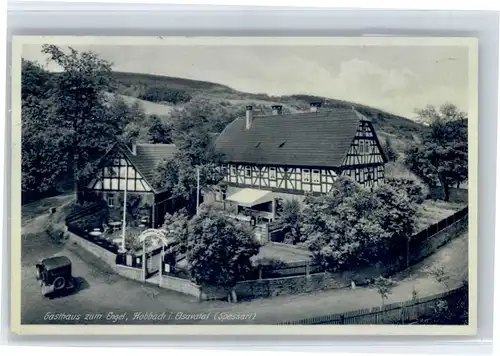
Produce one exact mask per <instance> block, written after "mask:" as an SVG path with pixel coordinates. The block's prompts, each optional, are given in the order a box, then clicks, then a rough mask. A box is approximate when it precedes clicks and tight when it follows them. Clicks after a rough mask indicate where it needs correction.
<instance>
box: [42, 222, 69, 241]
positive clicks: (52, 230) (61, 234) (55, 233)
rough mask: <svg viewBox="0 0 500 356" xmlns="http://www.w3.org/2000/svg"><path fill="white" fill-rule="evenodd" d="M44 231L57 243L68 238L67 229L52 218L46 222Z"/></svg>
mask: <svg viewBox="0 0 500 356" xmlns="http://www.w3.org/2000/svg"><path fill="white" fill-rule="evenodd" d="M44 232H45V234H46V235H47V237H48V238H49V239H50V241H52V242H53V243H56V244H61V243H63V242H64V241H65V240H66V239H67V238H68V234H67V233H66V229H65V228H64V227H63V226H61V225H56V224H54V222H53V221H52V220H51V219H48V220H47V222H46V223H45V227H44Z"/></svg>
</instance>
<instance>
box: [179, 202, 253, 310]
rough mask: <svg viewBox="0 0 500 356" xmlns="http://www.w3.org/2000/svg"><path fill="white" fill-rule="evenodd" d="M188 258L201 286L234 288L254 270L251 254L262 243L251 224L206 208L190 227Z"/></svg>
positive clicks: (193, 220) (229, 289) (193, 273)
mask: <svg viewBox="0 0 500 356" xmlns="http://www.w3.org/2000/svg"><path fill="white" fill-rule="evenodd" d="M188 232H189V233H188V241H187V242H188V243H187V260H188V264H189V270H190V274H191V275H192V277H193V279H194V281H195V282H196V283H197V284H198V285H200V286H202V287H214V286H216V287H219V288H227V289H228V292H229V291H231V296H232V299H233V300H234V301H235V300H236V295H235V292H234V287H235V286H236V283H237V282H239V281H241V280H244V279H245V277H246V276H247V275H248V274H249V273H251V271H252V262H251V257H252V256H255V255H256V254H257V253H258V252H259V247H260V245H259V244H258V242H257V241H256V240H255V237H254V235H253V233H252V231H251V230H250V229H249V228H248V226H246V225H243V224H241V223H238V222H235V221H233V220H230V219H229V218H227V217H226V216H224V215H223V214H221V213H219V212H217V211H215V210H211V209H209V210H204V211H202V212H201V213H200V215H198V216H195V217H193V218H192V219H191V221H190V222H189V226H188Z"/></svg>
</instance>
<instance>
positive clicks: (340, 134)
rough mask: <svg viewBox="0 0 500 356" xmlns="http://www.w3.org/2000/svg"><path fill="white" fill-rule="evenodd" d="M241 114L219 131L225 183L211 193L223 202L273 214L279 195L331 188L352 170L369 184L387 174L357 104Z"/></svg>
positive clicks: (371, 130)
mask: <svg viewBox="0 0 500 356" xmlns="http://www.w3.org/2000/svg"><path fill="white" fill-rule="evenodd" d="M320 107H321V105H320V103H313V104H312V105H311V112H308V113H293V114H281V106H275V107H273V114H272V115H268V116H254V113H253V111H252V107H250V106H249V107H247V111H246V116H245V117H241V118H237V119H236V120H234V121H233V122H232V123H230V124H229V125H228V126H227V127H226V128H225V129H224V131H223V132H222V133H221V134H220V135H219V137H218V138H217V140H216V142H215V147H216V149H217V151H218V152H219V153H221V154H222V156H223V163H224V164H223V166H222V168H223V171H224V173H225V177H224V180H223V182H222V186H223V187H224V188H223V189H221V190H220V191H219V192H217V193H215V196H214V197H213V198H210V197H207V198H206V199H205V200H207V199H208V200H210V201H213V200H215V201H218V202H223V203H224V206H225V207H226V208H227V207H228V206H230V207H232V208H235V207H236V209H234V210H235V212H236V211H238V210H239V209H242V208H244V209H250V210H259V211H267V212H268V214H264V215H262V214H260V215H261V216H265V217H266V219H267V220H272V219H273V218H274V216H275V212H276V211H275V210H276V208H275V200H276V199H277V198H284V199H289V198H292V197H293V198H298V199H299V200H300V199H301V198H302V197H303V195H304V194H305V193H306V192H312V193H314V194H321V193H328V192H330V191H331V190H332V187H333V183H334V181H335V180H336V179H337V178H338V177H339V176H341V175H348V176H350V177H352V178H353V179H355V180H356V181H357V182H358V183H360V184H362V185H364V186H365V187H367V188H370V187H374V186H376V185H377V184H379V183H380V182H382V181H383V179H384V165H385V163H386V162H387V160H386V157H385V155H384V152H383V150H382V147H381V145H380V142H379V140H378V138H377V134H376V132H375V129H374V127H373V125H372V123H371V120H370V119H368V118H367V117H365V116H363V115H362V114H360V113H359V112H357V111H356V110H354V109H332V110H321V109H320Z"/></svg>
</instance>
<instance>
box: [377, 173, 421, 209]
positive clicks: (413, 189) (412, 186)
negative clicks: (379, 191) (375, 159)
mask: <svg viewBox="0 0 500 356" xmlns="http://www.w3.org/2000/svg"><path fill="white" fill-rule="evenodd" d="M385 183H386V184H388V185H390V186H391V187H393V188H395V189H396V190H399V189H403V190H404V191H405V192H406V194H407V195H408V197H409V198H410V199H411V200H412V201H413V202H414V203H416V204H421V203H423V201H424V200H425V197H426V195H427V189H426V187H425V186H424V185H423V184H422V183H421V182H420V181H419V180H417V179H415V178H413V177H397V178H392V177H391V178H386V179H385Z"/></svg>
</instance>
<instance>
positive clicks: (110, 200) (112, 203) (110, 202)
mask: <svg viewBox="0 0 500 356" xmlns="http://www.w3.org/2000/svg"><path fill="white" fill-rule="evenodd" d="M107 201H108V206H109V207H110V208H112V207H114V206H115V195H114V194H112V193H108V195H107Z"/></svg>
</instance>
